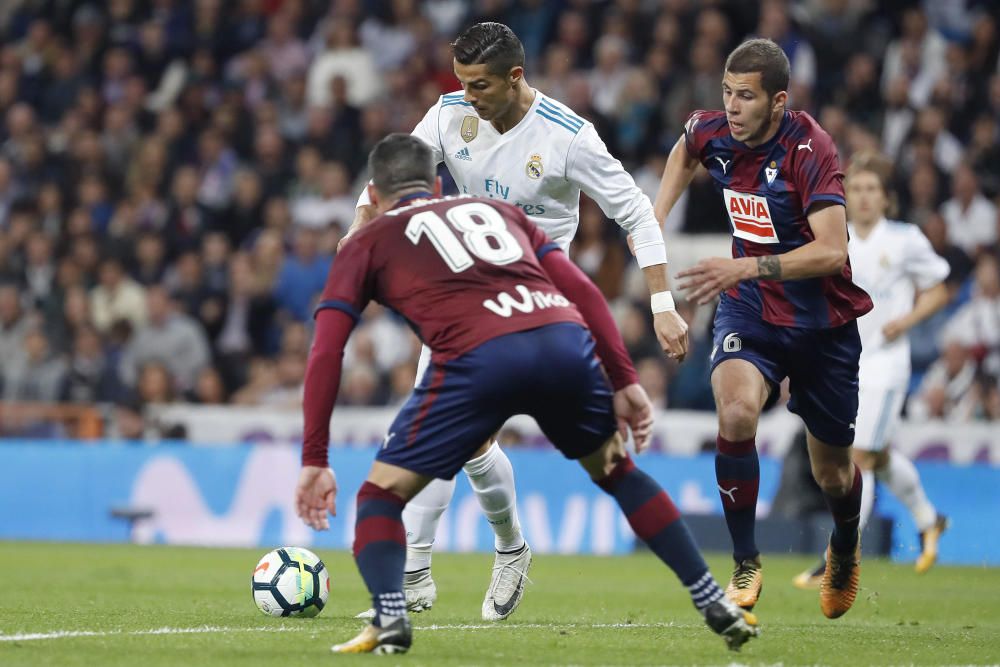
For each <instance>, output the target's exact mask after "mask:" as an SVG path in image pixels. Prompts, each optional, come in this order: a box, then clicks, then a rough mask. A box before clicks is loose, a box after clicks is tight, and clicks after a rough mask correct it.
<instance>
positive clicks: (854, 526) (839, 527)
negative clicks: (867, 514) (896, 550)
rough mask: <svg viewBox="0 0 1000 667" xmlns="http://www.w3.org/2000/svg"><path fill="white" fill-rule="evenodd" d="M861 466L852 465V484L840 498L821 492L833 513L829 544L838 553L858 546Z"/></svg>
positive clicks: (845, 552) (849, 550) (851, 551)
mask: <svg viewBox="0 0 1000 667" xmlns="http://www.w3.org/2000/svg"><path fill="white" fill-rule="evenodd" d="M861 484H862V482H861V468H859V467H858V466H854V484H853V485H852V486H851V490H850V491H848V492H847V493H846V494H845V495H844V496H842V497H840V498H834V497H833V496H828V495H827V494H825V493H824V494H823V499H824V500H825V501H826V506H827V507H829V508H830V513H831V514H833V534H832V535H831V536H830V546H831V548H833V550H834V551H836V552H837V553H839V554H849V553H853V552H854V549H855V547H857V546H858V526H859V525H860V523H861Z"/></svg>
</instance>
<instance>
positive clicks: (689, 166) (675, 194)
mask: <svg viewBox="0 0 1000 667" xmlns="http://www.w3.org/2000/svg"><path fill="white" fill-rule="evenodd" d="M685 143H686V139H685V137H683V136H682V137H680V138H679V139H678V140H677V143H675V144H674V147H673V148H671V149H670V155H668V156H667V166H666V167H664V169H663V178H661V179H660V189H659V190H657V192H656V201H655V202H653V215H655V216H656V219H657V221H659V223H660V226H661V227H662V226H663V223H664V221H665V220H666V219H667V216H668V215H670V211H671V210H673V208H674V204H676V203H677V200H678V199H679V198H680V196H681V194H683V193H684V190H685V189H686V188H687V186H689V185H691V180H692V179H693V178H694V174H695V172H696V171H698V159H697V158H695V157H692V156H691V153H690V152H689V151H688V149H687V146H686V145H685Z"/></svg>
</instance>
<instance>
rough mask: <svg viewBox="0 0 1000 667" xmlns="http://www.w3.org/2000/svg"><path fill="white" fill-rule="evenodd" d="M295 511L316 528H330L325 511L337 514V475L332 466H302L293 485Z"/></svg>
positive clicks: (307, 523)
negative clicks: (297, 480)
mask: <svg viewBox="0 0 1000 667" xmlns="http://www.w3.org/2000/svg"><path fill="white" fill-rule="evenodd" d="M295 512H296V514H298V515H299V518H300V519H302V520H303V521H305V523H306V525H308V526H310V527H312V528H315V529H316V530H328V529H329V528H330V518H329V517H328V516H327V512H329V513H330V514H332V515H333V516H337V477H336V475H334V474H333V468H320V467H319V466H302V472H301V473H299V483H298V486H296V487H295Z"/></svg>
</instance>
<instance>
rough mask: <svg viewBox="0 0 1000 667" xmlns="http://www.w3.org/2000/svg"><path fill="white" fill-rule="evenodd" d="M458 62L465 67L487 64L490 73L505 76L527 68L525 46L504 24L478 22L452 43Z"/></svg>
mask: <svg viewBox="0 0 1000 667" xmlns="http://www.w3.org/2000/svg"><path fill="white" fill-rule="evenodd" d="M451 50H452V53H453V54H454V55H455V60H457V61H458V62H460V63H461V64H463V65H482V64H485V65H486V66H487V68H488V69H489V71H490V74H499V75H504V74H507V72H509V71H510V68H512V67H524V45H522V44H521V40H519V39H518V38H517V35H515V34H514V31H513V30H511V29H510V28H508V27H507V26H505V25H504V24H503V23H494V22H492V21H490V22H486V23H477V24H475V25H474V26H472V27H470V28H467V29H466V30H465V32H463V33H462V34H461V35H459V36H458V38H457V39H456V40H455V41H454V42H452V43H451Z"/></svg>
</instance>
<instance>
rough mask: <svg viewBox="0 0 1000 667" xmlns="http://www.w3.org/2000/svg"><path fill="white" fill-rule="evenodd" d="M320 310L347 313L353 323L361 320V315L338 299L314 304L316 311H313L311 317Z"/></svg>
mask: <svg viewBox="0 0 1000 667" xmlns="http://www.w3.org/2000/svg"><path fill="white" fill-rule="evenodd" d="M321 310H339V311H340V312H342V313H347V314H348V315H350V316H351V318H352V319H353V320H354V322H355V323H357V321H358V320H360V319H361V313H359V312H358V309H357V308H355V307H354V306H352V305H351V304H349V303H347V302H346V301H340V300H338V299H328V300H327V301H320V302H319V303H318V304H316V310H314V311H313V317H316V314H317V313H319V311H321Z"/></svg>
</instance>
